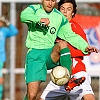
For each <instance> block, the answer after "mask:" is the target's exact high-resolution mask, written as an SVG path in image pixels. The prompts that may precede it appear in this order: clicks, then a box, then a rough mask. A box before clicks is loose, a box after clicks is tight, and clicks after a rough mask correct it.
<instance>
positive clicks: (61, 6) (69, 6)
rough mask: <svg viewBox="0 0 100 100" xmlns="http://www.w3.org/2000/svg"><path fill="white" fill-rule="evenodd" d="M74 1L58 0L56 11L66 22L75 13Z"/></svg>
mask: <svg viewBox="0 0 100 100" xmlns="http://www.w3.org/2000/svg"><path fill="white" fill-rule="evenodd" d="M76 7H77V5H76V2H75V0H60V1H59V2H58V10H60V11H61V12H62V13H63V14H64V15H65V16H66V17H67V19H68V20H71V18H73V17H74V16H75V14H76V12H77V10H76Z"/></svg>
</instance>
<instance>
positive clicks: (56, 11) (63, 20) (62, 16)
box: [53, 8, 68, 23]
mask: <svg viewBox="0 0 100 100" xmlns="http://www.w3.org/2000/svg"><path fill="white" fill-rule="evenodd" d="M53 12H54V13H55V14H56V16H57V18H58V19H59V20H60V19H61V21H62V22H63V23H67V22H68V20H67V19H66V17H65V16H64V15H63V14H62V13H61V12H60V11H59V10H58V9H56V8H54V10H53Z"/></svg>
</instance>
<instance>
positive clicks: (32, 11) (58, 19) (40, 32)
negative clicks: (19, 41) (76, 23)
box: [21, 4, 88, 52]
mask: <svg viewBox="0 0 100 100" xmlns="http://www.w3.org/2000/svg"><path fill="white" fill-rule="evenodd" d="M41 18H48V19H49V20H50V24H49V25H48V28H47V29H45V28H43V25H40V24H37V23H38V22H40V19H41ZM21 21H22V22H24V23H26V24H27V25H28V35H27V39H26V47H27V48H36V49H47V48H51V47H53V46H54V41H55V39H56V37H57V36H59V37H61V38H62V39H64V40H66V41H67V42H69V43H71V44H72V45H74V46H75V47H76V48H78V49H80V50H82V51H83V52H84V51H85V48H86V47H87V46H88V44H87V43H86V42H85V41H84V40H83V39H82V38H81V37H80V36H78V35H76V34H75V33H74V32H72V30H71V27H70V24H69V22H68V20H67V19H66V17H65V16H64V15H63V14H62V13H61V12H60V11H58V10H57V9H56V8H54V9H53V10H52V12H50V13H47V12H45V10H44V9H43V7H42V5H41V4H37V5H30V6H28V7H27V8H26V9H25V10H23V11H22V12H21ZM63 35H64V36H63ZM73 40H74V41H73ZM79 42H80V43H79Z"/></svg>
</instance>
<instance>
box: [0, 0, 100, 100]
mask: <svg viewBox="0 0 100 100" xmlns="http://www.w3.org/2000/svg"><path fill="white" fill-rule="evenodd" d="M76 1H77V6H78V11H77V15H76V16H75V18H74V19H75V20H76V21H77V22H78V23H79V24H80V25H81V26H82V27H83V28H84V31H85V32H86V35H87V38H88V41H89V44H90V45H92V46H95V47H97V48H98V49H99V50H100V0H91V1H85V0H76ZM37 3H40V0H27V1H26V0H0V15H5V16H6V17H7V18H8V19H9V20H10V22H11V23H12V24H14V25H15V26H16V27H17V28H18V30H19V33H18V35H17V36H15V37H12V38H10V39H7V42H6V43H7V44H6V51H7V61H6V63H5V67H4V69H3V73H4V79H5V80H4V94H3V97H4V98H8V100H23V98H24V96H25V94H26V84H25V81H24V63H25V54H26V52H27V49H26V47H25V39H26V35H27V26H26V25H25V24H23V23H21V21H20V13H21V11H22V10H23V9H24V8H26V7H27V6H28V5H30V4H37ZM56 7H57V5H56ZM84 62H85V63H86V66H87V71H88V72H89V74H90V75H91V78H92V82H91V83H92V87H93V91H94V94H95V97H96V100H100V53H98V54H96V53H92V54H91V55H90V56H89V57H85V60H84ZM49 80H50V76H49V74H48V75H47V81H46V82H44V83H42V84H41V87H40V89H39V94H38V98H37V100H39V96H40V95H41V93H42V91H43V89H44V88H45V87H46V85H47V83H48V82H49Z"/></svg>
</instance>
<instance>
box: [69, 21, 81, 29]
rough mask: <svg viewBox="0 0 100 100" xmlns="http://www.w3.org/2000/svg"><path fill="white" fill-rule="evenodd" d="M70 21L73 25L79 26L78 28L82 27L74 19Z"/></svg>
mask: <svg viewBox="0 0 100 100" xmlns="http://www.w3.org/2000/svg"><path fill="white" fill-rule="evenodd" d="M70 23H71V24H72V25H74V26H75V27H80V28H82V26H81V25H80V24H79V23H78V22H76V21H74V20H71V21H70Z"/></svg>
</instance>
